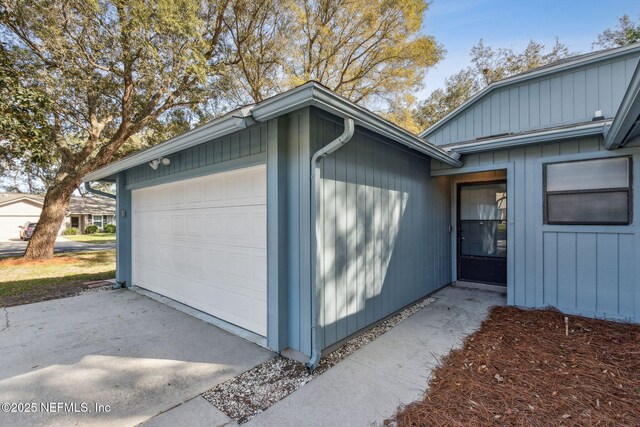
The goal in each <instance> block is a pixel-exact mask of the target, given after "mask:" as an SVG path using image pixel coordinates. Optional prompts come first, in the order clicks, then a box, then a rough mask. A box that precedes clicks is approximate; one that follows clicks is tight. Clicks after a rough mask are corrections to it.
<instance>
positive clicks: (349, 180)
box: [300, 109, 451, 347]
mask: <svg viewBox="0 0 640 427" xmlns="http://www.w3.org/2000/svg"><path fill="white" fill-rule="evenodd" d="M312 111H313V114H312V126H311V129H312V139H313V142H312V144H313V147H314V149H317V148H319V147H320V146H321V145H323V144H326V143H328V142H330V141H331V140H332V139H334V138H335V137H337V136H338V135H340V134H341V133H342V131H343V127H342V122H341V121H340V120H339V119H336V118H334V117H332V116H330V115H328V114H326V113H323V112H320V111H318V110H315V109H314V110H312ZM306 158H307V157H306V156H305V159H306ZM320 169H321V184H320V186H321V190H320V200H319V202H320V203H319V206H318V212H319V215H318V229H319V230H320V234H321V236H320V237H319V239H318V250H319V251H320V253H321V254H322V255H321V257H320V258H319V259H318V266H317V268H318V272H319V274H318V276H319V286H320V289H321V294H322V298H321V299H322V311H321V324H322V340H323V347H327V346H330V345H331V344H333V343H336V342H338V341H340V340H342V339H344V338H346V337H347V336H349V335H350V334H352V333H354V332H356V331H357V330H359V329H362V328H364V327H366V326H367V325H370V324H372V323H374V322H376V321H378V320H380V319H382V318H384V317H386V316H388V315H389V314H391V313H393V312H395V311H397V310H398V309H400V308H402V307H404V306H406V305H407V304H410V303H411V302H413V301H415V300H417V299H419V298H420V297H423V296H425V295H427V294H429V293H431V292H433V291H435V290H436V289H438V288H440V287H442V286H444V285H446V284H448V283H449V282H450V274H449V272H450V269H451V265H450V258H449V257H448V256H446V254H448V253H449V252H450V240H449V232H448V226H449V218H450V212H449V192H450V190H449V186H448V180H447V179H446V178H431V177H430V159H429V158H427V157H425V156H423V155H420V154H417V153H413V152H411V151H409V150H407V149H404V148H402V147H400V146H398V145H396V144H392V143H390V142H388V141H386V140H384V139H383V138H381V137H378V136H376V135H374V134H373V133H370V132H368V131H365V130H362V129H360V128H357V129H356V133H355V135H354V138H353V139H352V140H351V141H350V142H349V143H348V144H347V145H346V146H345V147H343V148H341V149H339V150H338V151H336V152H335V153H333V154H332V155H330V156H328V157H326V158H324V159H323V160H321V162H320ZM300 283H303V282H302V281H301V282H300Z"/></svg>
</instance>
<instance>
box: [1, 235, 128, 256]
mask: <svg viewBox="0 0 640 427" xmlns="http://www.w3.org/2000/svg"><path fill="white" fill-rule="evenodd" d="M27 243H29V242H27V241H22V240H20V239H18V238H17V237H16V238H9V237H0V258H1V257H6V256H21V255H22V254H23V253H24V250H25V249H26V248H27ZM115 248H116V244H115V243H100V244H92V243H81V242H73V241H71V240H67V239H65V238H64V237H58V238H57V239H56V245H55V247H54V252H55V253H62V252H79V251H104V250H108V249H115Z"/></svg>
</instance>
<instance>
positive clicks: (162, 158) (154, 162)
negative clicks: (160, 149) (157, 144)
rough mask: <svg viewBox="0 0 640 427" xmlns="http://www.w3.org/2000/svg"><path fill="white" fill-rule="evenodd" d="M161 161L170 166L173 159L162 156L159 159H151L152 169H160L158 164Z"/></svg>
mask: <svg viewBox="0 0 640 427" xmlns="http://www.w3.org/2000/svg"><path fill="white" fill-rule="evenodd" d="M161 163H162V164H163V165H164V166H169V165H170V164H171V159H168V158H166V157H160V158H159V159H154V160H151V161H150V162H149V166H151V169H153V170H156V169H158V166H160V164H161Z"/></svg>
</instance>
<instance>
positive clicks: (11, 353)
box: [0, 290, 272, 426]
mask: <svg viewBox="0 0 640 427" xmlns="http://www.w3.org/2000/svg"><path fill="white" fill-rule="evenodd" d="M270 357H272V353H270V352H269V351H267V350H265V349H263V348H261V347H259V346H257V345H255V344H253V343H250V342H248V341H245V340H243V339H241V338H239V337H236V336H235V335H232V334H230V333H227V332H225V331H223V330H221V329H219V328H217V327H215V326H212V325H210V324H208V323H205V322H203V321H201V320H198V319H196V318H194V317H191V316H189V315H187V314H184V313H182V312H180V311H177V310H175V309H173V308H170V307H168V306H166V305H164V304H161V303H159V302H156V301H154V300H152V299H150V298H147V297H145V296H143V295H140V294H138V293H136V292H134V291H130V290H110V291H101V292H94V293H89V294H84V295H80V296H77V297H72V298H66V299H60V300H54V301H46V302H41V303H35V304H29V305H23V306H18V307H10V308H6V309H2V311H0V361H1V362H0V403H2V402H15V403H23V404H24V403H31V402H33V403H35V404H36V405H37V411H36V412H35V413H27V414H25V413H20V414H16V413H3V412H0V425H18V426H19V425H118V426H123V425H135V424H138V423H140V422H143V421H145V420H147V419H149V418H151V417H153V416H155V415H157V414H159V413H161V412H163V411H167V410H169V409H170V408H173V407H175V406H176V405H179V404H180V403H182V402H184V401H187V400H189V399H192V398H193V397H195V396H198V395H199V394H200V393H202V392H204V391H205V390H207V389H209V388H211V387H213V386H214V385H216V384H218V383H220V382H222V381H225V380H226V379H228V378H230V377H233V376H235V375H237V374H239V373H241V372H243V371H245V370H247V369H250V368H251V367H253V366H255V365H257V364H259V363H262V362H263V361H265V360H267V359H269V358H270ZM42 403H47V404H52V403H54V404H58V403H62V404H67V410H66V411H65V410H64V406H62V407H61V408H62V409H63V410H62V411H59V412H56V413H45V412H43V409H42V407H41V406H40V405H41V404H42ZM82 404H85V405H86V408H87V409H88V411H89V412H88V413H85V412H83V408H84V407H83V405H82ZM96 404H97V405H109V411H108V412H102V413H96V412H95V410H96Z"/></svg>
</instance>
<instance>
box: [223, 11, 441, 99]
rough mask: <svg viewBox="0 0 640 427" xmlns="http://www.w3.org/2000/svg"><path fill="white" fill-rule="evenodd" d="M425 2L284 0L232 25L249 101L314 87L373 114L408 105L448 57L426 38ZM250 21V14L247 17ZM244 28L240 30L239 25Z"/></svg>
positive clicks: (238, 75)
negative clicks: (423, 29)
mask: <svg viewBox="0 0 640 427" xmlns="http://www.w3.org/2000/svg"><path fill="white" fill-rule="evenodd" d="M427 8H428V3H427V2H425V1H424V0H285V1H273V2H272V3H266V4H263V5H262V7H261V8H259V9H256V10H255V13H254V14H253V15H251V19H253V20H257V21H258V22H259V27H260V28H263V29H264V30H263V31H262V32H261V33H259V34H256V33H252V32H251V31H248V30H247V28H254V26H252V25H251V24H250V22H251V21H250V19H249V18H247V19H246V20H245V21H241V22H239V21H238V20H236V21H235V22H236V27H234V28H233V27H231V26H229V30H230V33H231V34H232V35H233V37H232V38H233V41H234V45H235V49H237V50H238V51H239V52H240V62H239V66H238V67H237V68H236V70H235V73H234V75H235V77H236V79H237V80H238V81H239V82H240V84H239V85H238V87H240V88H242V89H243V93H239V94H238V95H239V97H240V98H242V99H248V100H251V101H260V100H262V99H264V98H266V97H268V96H270V95H273V94H275V93H277V92H280V91H282V90H283V89H288V88H291V87H294V86H297V85H299V84H302V83H304V82H306V81H308V80H315V81H317V82H320V83H322V84H323V85H325V86H327V87H328V88H330V89H331V90H333V91H335V92H337V93H339V94H340V95H343V96H345V97H347V98H349V99H350V100H351V101H353V102H355V103H361V104H364V105H367V106H368V107H371V108H377V107H386V106H388V104H389V103H392V102H396V101H397V99H399V98H406V96H407V95H410V94H412V93H414V92H415V91H416V90H417V89H418V88H420V86H421V84H422V80H423V78H424V75H425V72H426V70H427V69H428V68H429V67H431V66H433V65H434V64H436V63H437V62H438V61H439V60H440V59H441V58H442V55H443V49H442V47H441V46H440V45H439V44H438V43H437V42H436V41H435V39H434V38H433V37H431V36H427V35H423V34H421V33H420V30H421V27H422V24H423V15H424V13H425V12H426V10H427ZM244 16H247V14H244ZM238 22H239V23H238Z"/></svg>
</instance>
